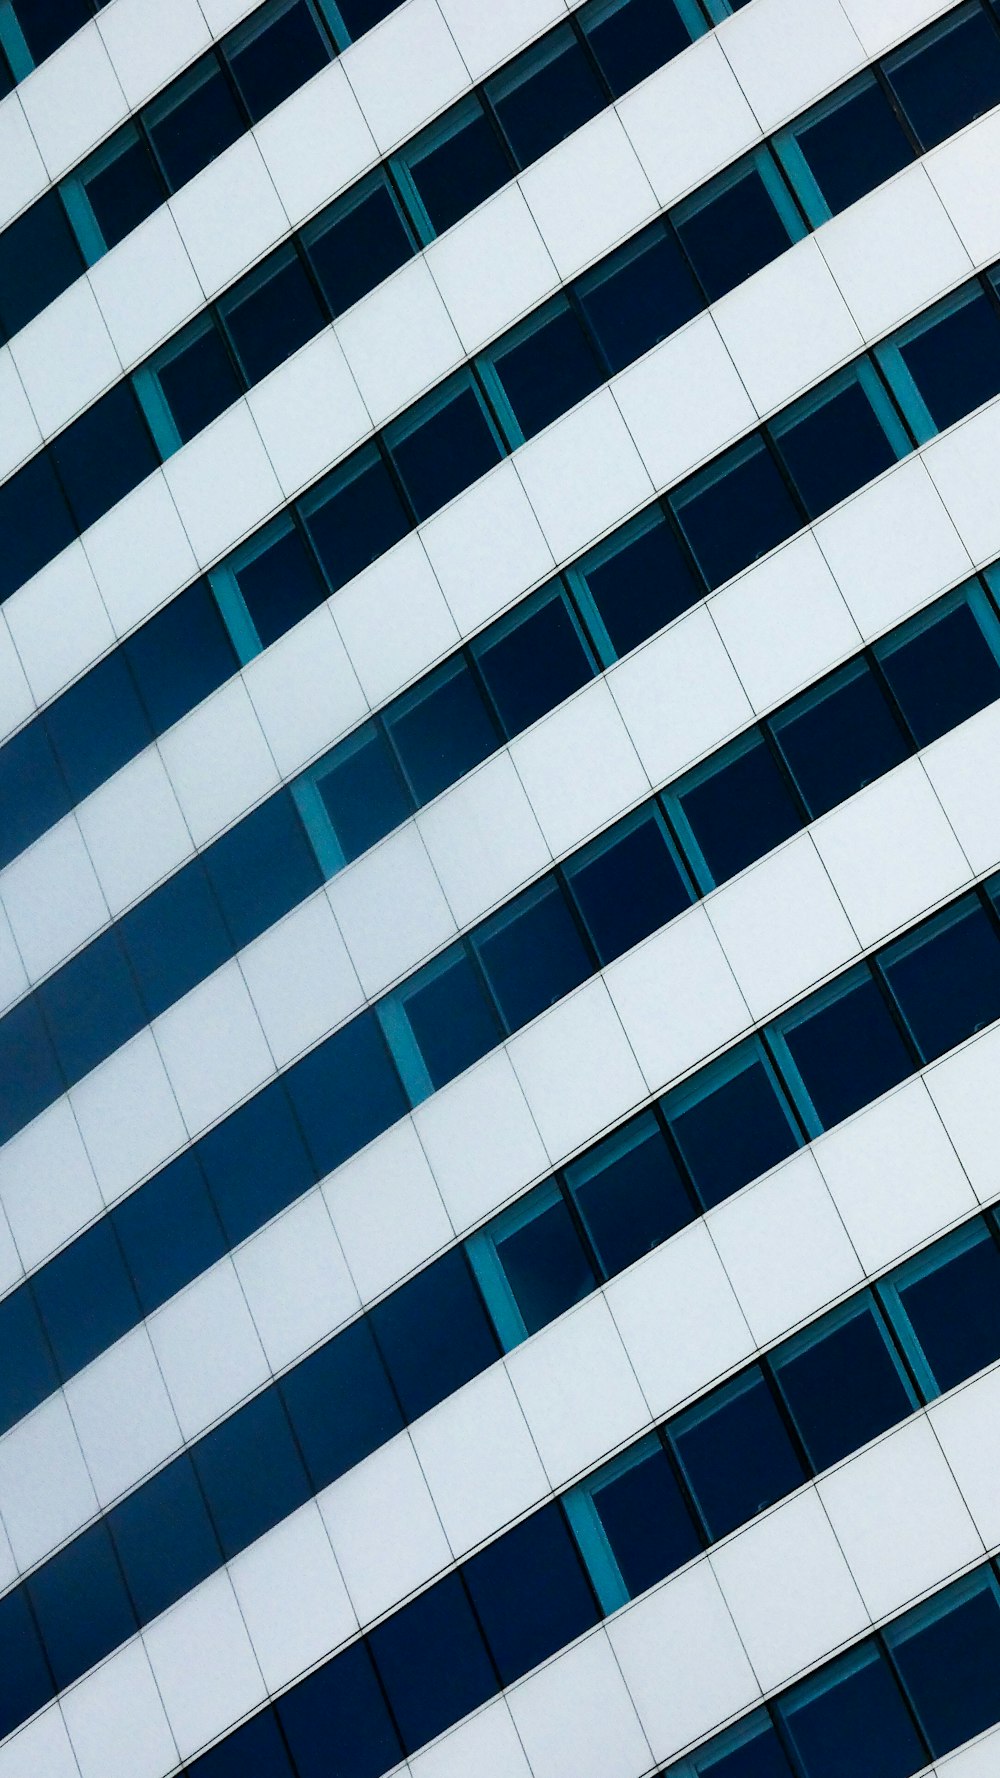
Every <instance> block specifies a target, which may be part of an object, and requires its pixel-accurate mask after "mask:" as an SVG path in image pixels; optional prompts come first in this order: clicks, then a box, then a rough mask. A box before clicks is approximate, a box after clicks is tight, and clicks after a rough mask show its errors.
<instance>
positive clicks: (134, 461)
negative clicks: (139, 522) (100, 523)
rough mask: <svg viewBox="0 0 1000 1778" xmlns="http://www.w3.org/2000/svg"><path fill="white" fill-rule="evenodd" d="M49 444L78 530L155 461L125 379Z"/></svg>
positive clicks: (88, 522) (157, 455) (102, 511)
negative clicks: (78, 527) (124, 381)
mask: <svg viewBox="0 0 1000 1778" xmlns="http://www.w3.org/2000/svg"><path fill="white" fill-rule="evenodd" d="M51 449H52V455H53V458H54V460H55V464H56V468H57V469H58V471H59V474H60V476H61V477H62V481H63V485H64V487H65V489H66V494H67V497H68V499H69V503H70V506H71V508H72V510H73V515H74V517H75V519H76V522H77V524H78V525H79V526H80V529H81V530H83V529H84V528H85V527H86V526H87V525H91V524H93V522H94V520H95V519H99V518H100V517H101V514H102V513H105V512H107V511H108V509H109V508H110V507H112V506H114V504H115V502H116V501H118V500H121V498H122V497H123V495H125V494H127V493H128V492H129V491H130V489H132V488H134V487H136V486H137V485H138V483H139V482H141V481H142V479H143V477H144V476H147V475H149V474H150V473H151V472H152V471H153V470H154V469H155V468H156V466H157V464H158V463H159V461H160V458H159V454H158V452H157V451H156V450H155V449H154V447H153V441H152V439H151V438H150V436H149V433H148V432H147V430H146V423H145V421H144V420H143V418H142V414H141V413H140V411H139V404H138V402H137V401H136V399H135V396H134V395H133V393H132V390H131V387H130V386H129V384H128V383H119V384H118V386H117V388H114V389H111V390H109V391H108V393H107V395H102V396H101V399H100V401H95V403H94V405H93V407H91V408H88V409H87V412H86V413H85V414H81V415H80V418H79V419H78V420H74V421H73V424H72V426H67V428H66V430H65V432H61V433H60V434H59V437H58V438H57V439H56V440H55V442H54V444H53V445H52V447H51ZM51 553H52V554H53V555H54V554H55V551H54V550H53V551H52V552H51Z"/></svg>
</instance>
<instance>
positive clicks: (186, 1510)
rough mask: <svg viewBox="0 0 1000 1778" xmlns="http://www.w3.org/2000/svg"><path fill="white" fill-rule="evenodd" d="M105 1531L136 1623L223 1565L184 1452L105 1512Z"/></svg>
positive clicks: (193, 1474)
mask: <svg viewBox="0 0 1000 1778" xmlns="http://www.w3.org/2000/svg"><path fill="white" fill-rule="evenodd" d="M165 1525H169V1526H170V1536H169V1537H165V1536H164V1533H163V1527H164V1526H165ZM108 1527H109V1529H110V1531H111V1535H112V1537H113V1539H114V1544H115V1548H116V1550H117V1551H118V1557H119V1560H120V1562H121V1565H122V1569H123V1571H124V1574H125V1578H126V1580H127V1581H128V1589H129V1592H130V1593H131V1595H132V1598H133V1600H134V1601H135V1607H136V1611H137V1612H138V1614H139V1622H140V1623H141V1624H148V1623H149V1622H150V1621H151V1620H152V1619H153V1618H154V1617H158V1616H159V1614H160V1612H161V1611H166V1609H167V1606H168V1605H172V1604H173V1602H174V1600H175V1599H180V1598H182V1597H183V1595H184V1594H185V1593H187V1592H190V1590H191V1588H192V1587H196V1586H197V1585H198V1582H199V1581H200V1580H204V1579H205V1577H206V1575H209V1574H214V1572H215V1570H216V1569H217V1568H218V1567H219V1566H220V1564H221V1562H222V1551H221V1549H220V1548H219V1540H218V1538H217V1537H216V1534H215V1530H214V1528H213V1525H212V1521H211V1519H210V1518H209V1515H208V1508H207V1506H206V1505H205V1501H204V1497H203V1495H202V1492H201V1489H200V1488H199V1486H198V1483H197V1480H196V1478H195V1473H194V1470H193V1468H192V1466H191V1459H190V1457H189V1456H188V1455H187V1454H186V1453H185V1454H184V1455H183V1456H181V1457H177V1458H175V1460H174V1462H173V1463H170V1464H168V1466H167V1468H166V1469H161V1470H160V1471H159V1472H158V1474H157V1475H154V1476H151V1477H150V1479H149V1481H148V1482H144V1483H143V1485H142V1487H141V1488H137V1489H136V1491H135V1493H134V1494H128V1495H126V1497H125V1499H124V1500H123V1501H121V1502H120V1503H119V1505H118V1506H116V1507H114V1508H113V1509H112V1511H111V1512H110V1513H109V1514H108Z"/></svg>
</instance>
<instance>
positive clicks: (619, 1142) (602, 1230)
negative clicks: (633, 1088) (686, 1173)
mask: <svg viewBox="0 0 1000 1778" xmlns="http://www.w3.org/2000/svg"><path fill="white" fill-rule="evenodd" d="M566 1182H567V1184H568V1185H569V1189H570V1191H571V1192H572V1194H573V1198H574V1201H575V1203H576V1206H577V1209H578V1210H579V1212H580V1215H581V1217H582V1218H583V1221H584V1224H585V1226H586V1230H587V1233H588V1235H589V1236H590V1238H591V1240H592V1242H593V1243H594V1246H595V1248H596V1249H597V1256H598V1258H599V1260H600V1261H601V1264H602V1265H603V1267H604V1270H605V1273H606V1274H607V1276H608V1277H609V1278H613V1277H614V1275H615V1273H616V1272H621V1271H624V1269H625V1267H626V1266H629V1265H631V1264H632V1261H633V1260H635V1259H638V1258H639V1257H640V1256H641V1255H642V1254H643V1253H649V1252H650V1250H651V1249H652V1248H653V1247H658V1246H659V1245H660V1242H661V1241H665V1240H667V1238H668V1236H670V1235H672V1234H674V1233H675V1232H676V1230H677V1229H680V1228H683V1227H684V1225H685V1224H686V1223H689V1222H690V1221H691V1220H692V1218H693V1215H694V1212H693V1209H692V1206H691V1200H690V1198H689V1197H688V1194H687V1190H686V1188H685V1185H684V1181H683V1180H682V1178H681V1176H680V1173H679V1172H678V1170H677V1163H676V1162H675V1160H674V1157H673V1155H672V1154H671V1152H670V1147H669V1145H668V1143H667V1140H666V1138H665V1136H664V1134H663V1131H662V1130H661V1129H660V1126H659V1124H658V1123H657V1122H656V1119H655V1118H654V1117H653V1116H651V1115H650V1114H649V1113H647V1114H646V1115H644V1116H643V1117H641V1118H638V1119H636V1121H635V1122H634V1123H632V1124H627V1125H626V1127H625V1129H624V1130H620V1131H618V1132H617V1134H616V1135H614V1136H609V1137H608V1138H607V1140H606V1141H604V1142H602V1143H599V1144H598V1146H597V1147H596V1148H594V1149H592V1150H591V1151H590V1153H589V1154H588V1155H586V1156H585V1157H584V1158H583V1159H582V1160H579V1161H576V1162H575V1163H574V1164H573V1166H571V1167H567V1169H566Z"/></svg>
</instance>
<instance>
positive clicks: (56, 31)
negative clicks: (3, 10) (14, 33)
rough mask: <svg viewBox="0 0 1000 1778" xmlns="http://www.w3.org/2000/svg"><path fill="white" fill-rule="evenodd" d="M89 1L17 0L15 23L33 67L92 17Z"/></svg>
mask: <svg viewBox="0 0 1000 1778" xmlns="http://www.w3.org/2000/svg"><path fill="white" fill-rule="evenodd" d="M93 16H94V13H93V7H92V6H91V4H90V0H27V3H26V0H18V5H17V22H18V24H19V25H20V27H21V30H22V32H23V34H24V40H25V42H26V43H27V45H28V48H29V50H30V51H31V55H32V59H33V60H34V62H35V64H36V66H37V64H38V63H39V62H44V60H45V58H46V56H50V55H52V53H53V51H54V50H57V49H58V48H59V46H60V44H62V43H65V42H66V41H67V39H68V38H70V37H72V35H73V33H74V32H75V31H78V30H79V29H80V27H81V25H85V24H86V23H87V21H88V19H91V18H93Z"/></svg>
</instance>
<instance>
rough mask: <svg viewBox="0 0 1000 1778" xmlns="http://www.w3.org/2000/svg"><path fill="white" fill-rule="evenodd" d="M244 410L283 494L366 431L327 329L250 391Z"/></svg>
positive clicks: (347, 374)
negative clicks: (255, 430) (247, 412)
mask: <svg viewBox="0 0 1000 1778" xmlns="http://www.w3.org/2000/svg"><path fill="white" fill-rule="evenodd" d="M247 407H248V408H249V410H250V413H251V414H252V416H253V419H254V421H255V423H256V426H257V430H258V432H259V433H260V437H261V441H262V443H263V446H264V450H265V451H266V453H267V456H268V459H269V461H270V463H271V467H272V468H273V470H274V473H275V475H276V476H277V478H278V481H279V482H280V484H281V490H282V493H283V494H285V495H286V496H290V495H293V494H297V493H299V492H300V490H301V489H302V488H304V487H305V486H306V484H307V483H309V482H311V481H312V480H313V479H314V478H315V477H316V476H317V475H319V474H320V473H321V471H322V470H324V469H326V468H327V466H328V465H329V464H330V463H333V462H335V461H336V459H337V458H338V457H341V456H343V454H344V453H345V452H346V451H349V450H350V448H351V446H352V445H354V444H357V442H358V440H359V439H361V438H363V437H364V435H365V434H366V433H367V432H368V431H369V430H370V427H371V421H370V419H369V416H368V409H367V408H366V407H365V404H364V402H363V401H362V399H361V396H360V394H359V392H358V387H357V384H356V383H355V381H354V378H353V376H352V375H351V372H350V370H349V369H348V367H347V363H346V360H345V358H344V354H343V352H342V351H341V349H340V346H339V344H338V342H337V340H336V337H335V336H334V334H333V333H332V332H331V331H330V330H329V329H327V330H325V331H324V332H323V333H319V334H317V335H316V336H315V338H314V339H311V340H309V341H308V343H307V344H306V345H304V346H302V347H300V349H299V350H298V351H297V352H296V353H295V354H294V356H293V357H291V358H287V359H286V360H285V362H284V363H283V364H279V365H278V366H277V367H276V368H275V369H274V370H272V372H271V373H270V375H269V376H267V377H265V378H264V380H263V381H262V382H260V383H257V384H256V385H255V387H254V388H253V389H251V391H250V393H249V395H248V396H247Z"/></svg>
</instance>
